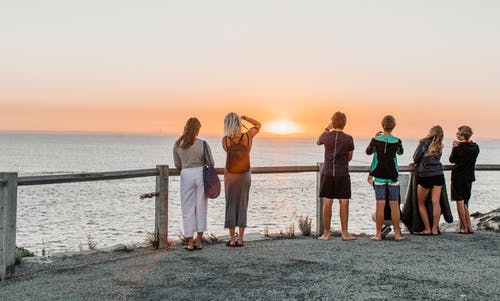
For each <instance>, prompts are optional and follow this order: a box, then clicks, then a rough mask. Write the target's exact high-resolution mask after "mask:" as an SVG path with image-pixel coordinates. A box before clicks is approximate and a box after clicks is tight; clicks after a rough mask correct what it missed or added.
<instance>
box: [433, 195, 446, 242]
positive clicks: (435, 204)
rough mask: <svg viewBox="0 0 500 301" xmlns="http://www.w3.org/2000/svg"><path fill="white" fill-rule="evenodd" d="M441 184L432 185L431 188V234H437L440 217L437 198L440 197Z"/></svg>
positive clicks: (439, 205)
mask: <svg viewBox="0 0 500 301" xmlns="http://www.w3.org/2000/svg"><path fill="white" fill-rule="evenodd" d="M442 189H443V186H434V187H432V190H431V200H432V219H433V221H432V234H434V235H438V234H439V219H440V218H441V204H440V203H439V200H440V198H441V190H442Z"/></svg>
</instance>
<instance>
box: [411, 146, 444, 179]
mask: <svg viewBox="0 0 500 301" xmlns="http://www.w3.org/2000/svg"><path fill="white" fill-rule="evenodd" d="M430 144H431V140H430V139H428V138H424V139H422V140H420V143H419V144H418V146H417V149H416V150H415V153H414V154H413V162H414V163H415V164H417V165H418V176H419V177H432V176H438V175H442V174H444V173H443V164H441V155H439V156H435V157H430V156H427V155H426V154H425V153H426V152H427V149H428V148H429V145H430Z"/></svg>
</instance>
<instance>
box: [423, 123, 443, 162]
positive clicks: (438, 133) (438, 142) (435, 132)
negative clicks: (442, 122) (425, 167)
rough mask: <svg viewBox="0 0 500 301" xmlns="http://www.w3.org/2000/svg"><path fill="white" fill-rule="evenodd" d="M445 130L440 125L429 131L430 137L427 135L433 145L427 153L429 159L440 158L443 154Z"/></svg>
mask: <svg viewBox="0 0 500 301" xmlns="http://www.w3.org/2000/svg"><path fill="white" fill-rule="evenodd" d="M443 136H444V133H443V128H442V127H441V126H439V125H435V126H433V127H432V128H431V129H430V130H429V135H427V137H426V138H427V139H429V140H431V144H430V145H429V148H428V149H427V152H425V155H426V156H428V157H437V156H440V155H441V153H442V152H443Z"/></svg>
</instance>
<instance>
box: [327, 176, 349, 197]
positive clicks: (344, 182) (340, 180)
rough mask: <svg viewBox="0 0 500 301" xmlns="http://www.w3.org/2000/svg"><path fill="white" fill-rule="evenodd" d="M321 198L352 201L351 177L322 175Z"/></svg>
mask: <svg viewBox="0 0 500 301" xmlns="http://www.w3.org/2000/svg"><path fill="white" fill-rule="evenodd" d="M319 197H320V198H329V199H350V198H351V176H349V175H347V176H335V177H334V176H326V175H324V174H321V183H320V188H319Z"/></svg>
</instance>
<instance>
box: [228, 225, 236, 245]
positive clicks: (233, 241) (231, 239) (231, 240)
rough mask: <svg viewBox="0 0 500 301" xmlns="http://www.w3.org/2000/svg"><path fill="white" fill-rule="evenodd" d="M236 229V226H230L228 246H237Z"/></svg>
mask: <svg viewBox="0 0 500 301" xmlns="http://www.w3.org/2000/svg"><path fill="white" fill-rule="evenodd" d="M235 229H236V228H229V241H228V242H227V246H228V247H234V246H236V239H235Z"/></svg>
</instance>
